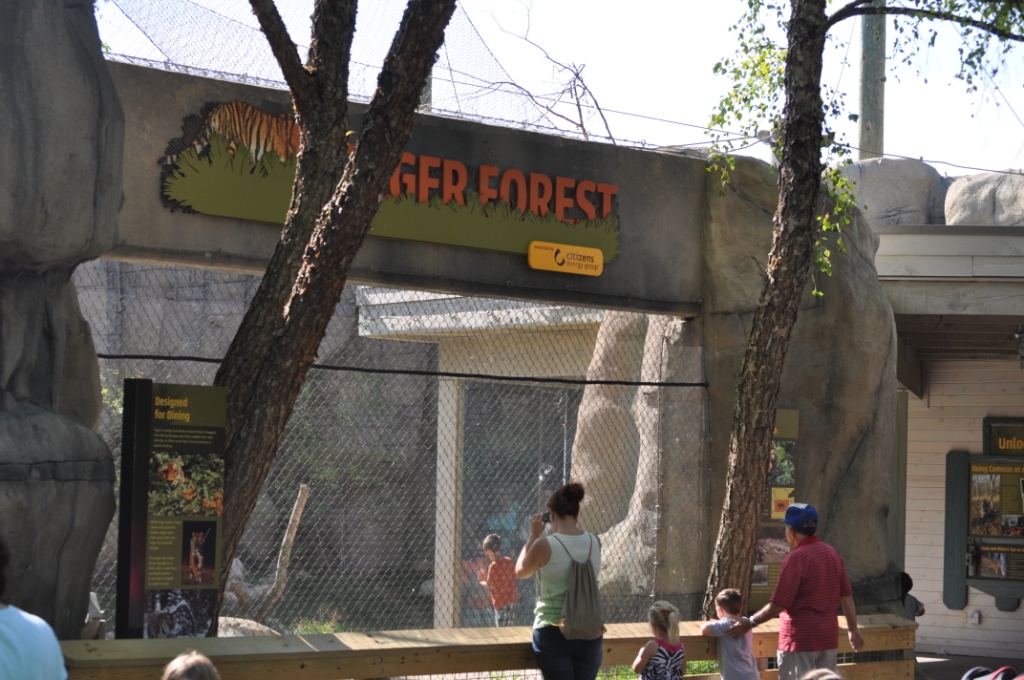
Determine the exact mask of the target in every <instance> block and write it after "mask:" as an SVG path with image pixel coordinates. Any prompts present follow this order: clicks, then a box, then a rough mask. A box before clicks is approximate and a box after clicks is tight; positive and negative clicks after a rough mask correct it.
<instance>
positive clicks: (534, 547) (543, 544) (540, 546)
mask: <svg viewBox="0 0 1024 680" xmlns="http://www.w3.org/2000/svg"><path fill="white" fill-rule="evenodd" d="M543 533H544V521H543V519H542V516H541V515H540V514H536V515H534V516H533V517H531V518H530V538H528V539H527V540H526V545H524V546H523V549H522V551H521V552H520V553H519V559H518V560H516V576H518V577H519V578H530V577H531V576H533V575H534V574H535V573H536V572H537V570H538V569H540V568H541V567H543V566H544V565H545V564H547V563H548V560H550V559H551V545H550V544H548V541H547V539H546V538H541V535H542V534H543Z"/></svg>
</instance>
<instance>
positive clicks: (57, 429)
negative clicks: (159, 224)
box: [0, 0, 124, 639]
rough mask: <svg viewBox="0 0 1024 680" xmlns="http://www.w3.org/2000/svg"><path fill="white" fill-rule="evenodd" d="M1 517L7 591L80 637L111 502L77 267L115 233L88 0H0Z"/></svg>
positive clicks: (119, 124)
mask: <svg viewBox="0 0 1024 680" xmlns="http://www.w3.org/2000/svg"><path fill="white" fill-rule="evenodd" d="M0 90H2V91H3V92H4V97H3V98H2V100H0V148H3V149H4V153H3V154H2V155H0V187H3V192H0V528H2V530H3V531H4V532H5V534H6V536H7V540H8V542H9V544H10V548H11V553H12V560H11V567H10V570H9V572H8V594H7V599H8V601H9V602H11V603H12V604H15V605H18V606H19V607H22V608H23V609H26V610H28V611H31V612H33V613H35V614H38V615H40V616H42V617H43V618H45V619H46V620H47V621H49V622H50V623H51V624H52V625H53V627H54V629H55V630H56V632H57V634H58V636H59V637H61V638H64V639H67V638H77V637H78V636H79V633H80V630H81V628H82V624H83V622H84V620H85V613H86V610H87V607H88V597H89V582H90V578H91V575H92V567H93V564H94V563H95V560H96V555H97V553H98V551H99V549H100V545H101V543H102V540H103V536H104V533H105V532H106V529H107V525H108V524H109V523H110V519H111V517H112V516H113V512H114V497H113V481H114V466H113V459H112V457H111V454H110V451H109V450H108V449H107V447H106V445H105V444H104V443H103V440H102V439H101V438H100V437H99V436H98V435H97V434H96V433H95V432H94V431H93V430H92V428H94V427H96V424H97V420H98V417H99V413H100V408H101V406H102V403H101V401H100V391H99V373H98V367H97V362H96V353H95V349H94V348H93V343H92V338H91V334H90V332H89V328H88V324H86V323H85V321H84V320H83V319H82V315H81V313H80V311H79V308H78V300H77V296H76V293H75V289H74V286H73V284H72V283H71V282H70V276H71V272H72V271H73V270H74V267H75V266H76V265H77V264H78V263H80V262H82V261H85V260H87V259H90V258H95V257H97V256H99V255H100V254H101V253H103V252H104V251H105V250H107V249H109V248H110V246H111V245H113V242H114V239H115V237H116V233H117V227H116V215H117V210H118V207H119V205H120V201H121V156H122V143H123V135H124V130H123V127H124V123H123V115H122V112H121V106H120V102H119V100H118V97H117V93H116V91H115V90H114V86H113V83H112V82H111V80H110V76H109V74H108V73H107V69H106V64H105V63H104V61H103V57H102V54H101V51H100V41H99V35H98V33H97V30H96V22H95V19H94V17H93V8H92V3H91V2H65V3H54V2H48V1H46V0H16V1H15V2H7V3H2V4H0Z"/></svg>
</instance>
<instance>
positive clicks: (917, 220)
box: [843, 158, 951, 224]
mask: <svg viewBox="0 0 1024 680" xmlns="http://www.w3.org/2000/svg"><path fill="white" fill-rule="evenodd" d="M843 175H844V176H845V177H846V178H848V179H850V180H852V181H853V182H855V183H856V187H855V189H854V190H855V192H856V194H857V205H858V206H859V207H860V209H861V211H863V214H864V218H865V219H866V220H867V221H868V223H869V224H945V217H944V215H945V210H944V204H945V201H946V191H947V190H948V189H949V188H950V182H951V180H950V179H949V178H947V177H943V176H942V175H940V174H939V173H938V171H936V170H935V168H933V167H932V166H930V165H928V164H927V163H923V162H921V161H915V160H910V159H907V158H874V159H871V160H867V161H861V162H859V163H854V164H852V165H848V166H846V167H845V168H844V169H843Z"/></svg>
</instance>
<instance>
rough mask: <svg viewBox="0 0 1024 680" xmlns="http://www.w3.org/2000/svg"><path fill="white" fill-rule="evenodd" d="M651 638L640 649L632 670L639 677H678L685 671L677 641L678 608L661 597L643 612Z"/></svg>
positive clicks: (665, 679)
mask: <svg viewBox="0 0 1024 680" xmlns="http://www.w3.org/2000/svg"><path fill="white" fill-rule="evenodd" d="M647 616H648V620H649V621H650V622H651V634H652V635H654V639H653V640H651V641H650V642H648V643H647V644H646V645H644V646H643V647H641V648H640V653H639V654H637V655H636V661H634V662H633V671H634V672H636V673H637V674H639V675H640V677H641V678H643V680H679V678H681V677H683V675H685V674H686V665H685V661H686V658H685V655H686V651H685V650H684V649H683V644H682V643H681V642H680V641H679V610H678V609H676V608H675V607H673V606H672V605H671V604H669V603H668V602H665V601H664V600H662V601H659V602H655V603H654V604H653V605H652V606H651V609H650V610H649V611H648V612H647Z"/></svg>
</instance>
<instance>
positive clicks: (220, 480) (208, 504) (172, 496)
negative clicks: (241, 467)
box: [149, 451, 224, 517]
mask: <svg viewBox="0 0 1024 680" xmlns="http://www.w3.org/2000/svg"><path fill="white" fill-rule="evenodd" d="M223 511H224V458H223V457H222V456H211V455H209V454H208V453H177V452H175V451H155V452H154V453H153V455H152V456H150V475H149V514H150V515H156V516H160V517H181V516H201V515H220V514H221V513H222V512H223Z"/></svg>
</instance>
